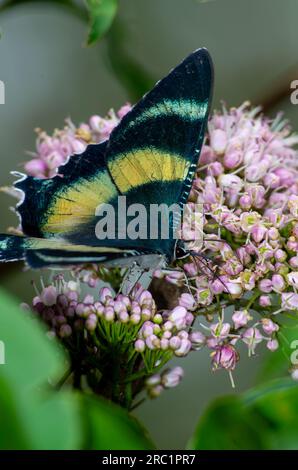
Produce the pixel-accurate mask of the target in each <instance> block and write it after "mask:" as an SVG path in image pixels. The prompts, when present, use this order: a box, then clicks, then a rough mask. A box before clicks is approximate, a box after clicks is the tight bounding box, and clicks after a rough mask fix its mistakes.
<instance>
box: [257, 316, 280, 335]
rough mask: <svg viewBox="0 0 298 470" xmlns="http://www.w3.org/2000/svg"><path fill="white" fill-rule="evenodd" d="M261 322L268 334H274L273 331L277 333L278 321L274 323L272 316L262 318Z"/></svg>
mask: <svg viewBox="0 0 298 470" xmlns="http://www.w3.org/2000/svg"><path fill="white" fill-rule="evenodd" d="M261 324H262V328H263V330H264V332H265V333H266V334H267V335H272V333H275V332H276V331H278V330H279V326H278V325H277V323H274V322H273V321H272V320H271V319H270V318H262V319H261Z"/></svg>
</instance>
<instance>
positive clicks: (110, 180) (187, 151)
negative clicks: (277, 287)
mask: <svg viewBox="0 0 298 470" xmlns="http://www.w3.org/2000/svg"><path fill="white" fill-rule="evenodd" d="M212 88H213V66H212V60H211V57H210V55H209V53H208V51H207V50H206V49H205V48H201V49H198V50H196V51H194V52H193V53H191V54H190V55H189V56H188V57H186V58H185V59H184V60H183V62H182V63H181V64H179V65H178V66H177V67H175V68H174V69H173V70H172V71H170V73H169V74H168V75H167V76H166V77H165V78H163V79H162V80H160V81H159V82H158V83H157V84H156V85H155V86H154V88H153V89H152V90H151V91H150V92H148V93H147V94H146V95H145V96H144V97H143V98H142V99H141V100H140V101H139V102H138V103H137V104H136V105H135V106H134V107H133V108H132V110H131V111H130V112H129V113H128V114H126V115H125V116H124V117H123V119H122V120H121V121H120V123H119V124H118V126H117V127H116V128H115V129H114V130H113V131H112V133H111V135H110V138H109V139H108V140H106V141H105V142H103V143H100V144H91V145H88V147H87V148H86V150H85V151H84V152H83V153H81V154H79V155H73V156H71V157H69V159H68V161H67V163H66V164H64V165H62V166H60V167H59V168H58V170H57V175H56V176H55V177H53V178H50V179H38V178H35V177H32V176H25V175H22V174H18V175H19V176H20V177H21V178H20V179H18V181H16V182H15V184H14V186H15V188H16V189H17V190H19V191H21V194H22V198H21V201H20V202H19V204H18V205H17V208H16V210H17V213H18V214H19V216H20V220H21V228H22V233H23V234H24V236H16V235H9V234H1V235H0V261H1V262H6V261H18V260H25V262H26V263H27V265H28V266H29V267H31V268H44V267H50V268H63V267H66V266H74V265H78V264H84V263H98V264H103V265H105V266H107V267H109V266H119V267H121V266H124V267H128V268H130V269H131V270H135V271H136V272H137V275H135V274H134V275H133V278H134V280H133V281H131V283H130V284H132V283H133V282H135V280H136V279H138V276H139V278H140V276H141V275H144V274H145V275H147V284H148V282H149V281H150V278H151V274H152V271H153V270H154V269H156V267H162V266H167V265H168V264H170V263H171V262H172V261H173V260H174V259H175V258H176V257H179V256H180V255H181V253H182V254H185V253H187V249H186V247H185V245H184V243H183V241H182V240H176V239H175V237H174V236H173V235H171V236H169V237H167V238H162V237H161V236H160V234H159V235H158V236H157V237H154V238H150V236H149V237H147V238H146V239H141V238H139V239H135V240H132V239H130V238H128V237H121V236H118V237H116V238H114V239H108V238H107V239H100V238H99V237H98V236H97V234H96V227H97V224H98V207H99V206H102V205H103V204H105V205H106V204H109V206H111V207H113V208H115V213H117V208H118V204H119V203H118V201H119V196H122V197H123V196H125V198H126V204H127V205H128V206H129V205H133V204H142V205H143V206H145V208H148V209H149V207H150V206H151V205H152V204H157V205H160V204H166V205H167V206H171V205H172V204H176V205H178V207H179V208H181V209H182V208H183V206H184V205H185V203H186V202H187V199H188V196H189V192H190V189H191V185H192V181H193V178H194V174H195V170H196V167H197V163H198V159H199V156H200V151H201V147H202V144H203V139H204V134H205V129H206V125H207V121H208V115H209V110H210V103H211V96H212ZM148 214H149V210H148ZM116 223H120V221H119V220H117V221H116ZM168 223H169V226H170V229H171V234H173V233H174V229H175V228H176V227H175V224H176V223H177V222H176V218H175V214H171V217H170V218H169V221H168ZM136 276H137V277H136Z"/></svg>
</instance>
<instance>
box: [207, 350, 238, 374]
mask: <svg viewBox="0 0 298 470" xmlns="http://www.w3.org/2000/svg"><path fill="white" fill-rule="evenodd" d="M211 357H212V366H213V370H216V369H218V368H222V369H226V370H230V371H231V370H234V369H235V366H236V363H237V361H238V360H239V355H238V353H237V351H236V349H235V348H234V347H233V346H232V345H231V344H225V345H223V346H217V347H216V349H215V351H214V352H212V353H211Z"/></svg>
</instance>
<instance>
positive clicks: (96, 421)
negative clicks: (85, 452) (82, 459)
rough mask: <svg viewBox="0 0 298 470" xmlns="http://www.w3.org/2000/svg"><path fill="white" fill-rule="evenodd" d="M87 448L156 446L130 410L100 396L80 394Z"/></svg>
mask: <svg viewBox="0 0 298 470" xmlns="http://www.w3.org/2000/svg"><path fill="white" fill-rule="evenodd" d="M81 402H82V415H83V417H84V419H85V430H86V442H85V448H86V449H92V450H107V449H109V450H139V449H145V450H150V449H154V448H155V447H154V445H153V444H152V442H151V440H150V438H149V437H148V435H147V432H146V431H145V430H144V429H143V427H142V426H141V425H140V424H139V422H138V421H137V420H136V419H135V418H134V417H133V416H131V415H130V414H129V413H128V412H127V411H125V410H124V409H123V408H121V407H120V406H118V405H115V404H113V403H111V402H109V401H107V400H105V399H103V398H101V397H96V398H95V397H92V396H81Z"/></svg>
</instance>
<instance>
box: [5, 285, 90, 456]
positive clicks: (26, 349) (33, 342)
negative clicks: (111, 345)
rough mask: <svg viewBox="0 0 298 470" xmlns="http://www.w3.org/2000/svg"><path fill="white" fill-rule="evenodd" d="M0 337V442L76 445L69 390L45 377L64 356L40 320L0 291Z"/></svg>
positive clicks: (75, 412) (58, 371)
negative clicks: (1, 359) (56, 388)
mask: <svg viewBox="0 0 298 470" xmlns="http://www.w3.org/2000/svg"><path fill="white" fill-rule="evenodd" d="M0 340H1V341H2V342H3V344H4V348H5V364H2V365H0V383H1V393H0V410H1V429H2V432H1V433H0V448H2V449H7V448H10V449H20V448H21V449H68V448H76V447H77V446H78V445H79V443H80V441H81V440H82V437H81V435H80V416H79V408H78V403H77V400H76V399H75V396H74V395H73V394H72V393H71V392H68V391H63V392H60V393H54V392H52V391H51V387H50V384H49V382H48V380H49V378H51V380H56V379H58V377H60V376H61V375H62V373H63V371H64V369H65V365H66V358H65V357H64V355H63V354H62V352H61V351H60V349H59V348H58V347H57V345H56V344H54V343H53V342H50V341H49V339H47V337H46V336H45V331H44V330H43V328H42V327H41V326H40V325H39V323H38V322H37V321H35V320H33V319H31V318H29V317H26V314H25V313H24V312H22V311H20V309H19V307H18V305H17V303H16V302H15V301H13V300H12V299H11V298H10V297H8V296H7V295H6V294H4V293H3V292H2V291H1V292H0ZM4 410H5V412H4ZM8 436H9V438H8Z"/></svg>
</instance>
